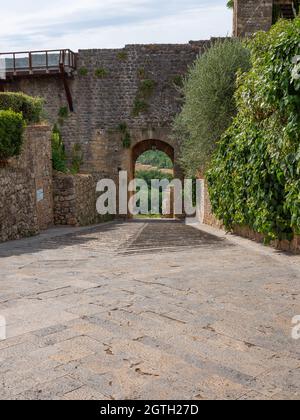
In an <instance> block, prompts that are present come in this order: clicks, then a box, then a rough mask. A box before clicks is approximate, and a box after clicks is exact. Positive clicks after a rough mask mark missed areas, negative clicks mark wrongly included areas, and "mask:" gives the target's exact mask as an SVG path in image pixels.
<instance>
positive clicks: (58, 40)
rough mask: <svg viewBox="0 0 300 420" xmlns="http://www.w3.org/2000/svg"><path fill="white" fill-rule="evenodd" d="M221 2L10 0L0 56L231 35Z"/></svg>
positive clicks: (5, 10)
mask: <svg viewBox="0 0 300 420" xmlns="http://www.w3.org/2000/svg"><path fill="white" fill-rule="evenodd" d="M226 2H227V1H226V0H48V1H46V0H9V1H3V2H1V25H0V51H2V52H3V51H12V50H15V51H16V50H18V51H22V50H36V49H52V48H54V49H56V48H71V49H73V50H75V51H76V50H78V49H81V48H119V47H123V46H124V45H125V44H135V43H185V42H188V41H189V40H199V39H208V38H210V37H211V36H225V35H231V31H232V12H230V11H229V10H227V8H226Z"/></svg>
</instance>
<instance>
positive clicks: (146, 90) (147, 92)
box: [139, 79, 156, 99]
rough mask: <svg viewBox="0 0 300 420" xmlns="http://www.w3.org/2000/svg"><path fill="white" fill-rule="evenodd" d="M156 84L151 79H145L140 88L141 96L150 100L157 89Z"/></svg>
mask: <svg viewBox="0 0 300 420" xmlns="http://www.w3.org/2000/svg"><path fill="white" fill-rule="evenodd" d="M155 86H156V82H155V81H154V80H151V79H145V80H143V81H142V82H141V84H140V87H139V96H140V97H141V98H143V99H148V98H150V97H151V96H152V94H153V91H154V89H155Z"/></svg>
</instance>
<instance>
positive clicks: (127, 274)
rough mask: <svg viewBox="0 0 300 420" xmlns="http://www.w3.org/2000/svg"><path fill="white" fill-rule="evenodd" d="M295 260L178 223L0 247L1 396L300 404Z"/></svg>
mask: <svg viewBox="0 0 300 420" xmlns="http://www.w3.org/2000/svg"><path fill="white" fill-rule="evenodd" d="M299 278H300V269H299V257H292V256H286V255H281V254H278V253H276V252H275V251H272V250H269V249H267V248H264V247H262V246H260V245H256V244H252V243H251V242H249V241H246V240H242V239H235V238H233V237H229V238H226V237H224V235H223V234H222V233H220V232H218V231H214V230H211V229H209V228H204V227H202V228H201V230H199V229H195V228H194V227H188V226H185V225H184V224H181V223H176V222H172V223H171V222H166V221H163V222H147V221H142V222H129V223H118V222H115V223H111V224H106V225H102V226H98V227H93V228H82V229H76V230H71V229H68V228H67V229H54V230H52V231H49V232H47V233H45V234H43V235H41V236H40V237H36V238H30V239H26V240H22V241H19V242H11V243H8V244H2V245H0V288H1V295H0V315H1V316H5V317H6V320H7V324H8V325H7V333H8V339H7V340H5V341H0V362H1V363H0V379H1V381H0V396H1V398H3V399H14V398H27V399H30V398H34V399H43V398H53V399H74V398H75V399H77V398H83V399H84V398H86V399H91V398H95V399H98V398H107V399H118V398H121V399H124V398H133V399H149V398H151V399H156V398H158V399H168V398H172V399H191V398H192V399H207V398H212V399H220V398H225V399H226V398H227V399H249V398H258V399H260V398H274V399H281V398H283V399H285V398H291V397H294V398H296V399H299V398H300V392H299V390H300V362H299V356H300V341H295V340H292V338H291V330H292V325H291V320H292V317H293V316H295V315H299V314H300V305H299V292H300V282H299Z"/></svg>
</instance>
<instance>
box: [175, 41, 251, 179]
mask: <svg viewBox="0 0 300 420" xmlns="http://www.w3.org/2000/svg"><path fill="white" fill-rule="evenodd" d="M249 68H250V56H249V51H248V49H247V48H245V46H244V45H243V43H242V42H241V41H239V40H233V39H227V40H223V41H218V42H216V43H215V44H214V45H213V46H212V47H211V48H210V49H209V50H207V52H206V53H204V54H203V55H202V56H200V57H199V58H198V59H197V60H196V62H195V64H194V65H193V66H192V67H191V69H190V71H189V74H188V77H187V78H186V80H184V87H183V90H182V91H183V94H184V105H183V109H182V112H181V113H180V114H179V116H178V117H177V118H176V120H175V123H174V134H175V136H176V137H177V138H178V139H179V140H180V142H181V144H182V156H181V162H182V166H183V168H184V169H185V171H186V173H187V175H188V176H191V177H193V176H195V175H196V173H197V172H198V171H199V170H203V168H205V166H206V165H207V164H208V163H209V161H210V158H211V155H212V153H213V151H214V150H215V147H216V142H217V141H218V140H220V137H221V135H222V134H223V133H224V131H225V130H226V129H227V128H228V127H229V125H230V124H231V122H232V118H233V116H234V115H235V114H236V111H237V110H236V104H235V100H234V92H235V88H236V75H237V72H238V70H239V69H241V70H242V71H246V70H249Z"/></svg>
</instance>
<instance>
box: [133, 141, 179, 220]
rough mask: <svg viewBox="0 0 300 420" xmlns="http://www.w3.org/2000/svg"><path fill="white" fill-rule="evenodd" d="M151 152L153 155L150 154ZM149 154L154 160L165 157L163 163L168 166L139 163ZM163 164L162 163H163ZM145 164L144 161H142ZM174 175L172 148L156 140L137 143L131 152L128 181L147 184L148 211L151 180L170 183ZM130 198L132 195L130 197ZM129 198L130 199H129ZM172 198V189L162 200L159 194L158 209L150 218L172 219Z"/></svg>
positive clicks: (173, 153) (173, 152)
mask: <svg viewBox="0 0 300 420" xmlns="http://www.w3.org/2000/svg"><path fill="white" fill-rule="evenodd" d="M151 152H153V153H151ZM149 153H151V157H152V158H153V157H154V156H155V157H156V158H158V157H160V158H161V157H162V156H163V155H164V156H165V162H167V163H170V164H168V165H165V164H163V165H159V164H158V163H151V159H150V162H149V163H150V164H147V159H146V164H143V162H141V161H140V159H141V157H143V156H144V157H146V156H147V155H148V158H149ZM165 162H164V163H165ZM144 163H145V159H144ZM175 175H176V170H175V151H174V148H173V146H171V145H170V144H168V143H167V142H165V141H162V140H156V139H148V140H143V141H141V142H139V143H137V144H136V145H135V146H134V147H133V148H132V151H131V170H130V176H129V178H130V179H129V181H131V180H132V179H134V178H139V179H143V180H144V181H145V182H146V183H147V184H148V187H149V189H148V194H147V196H148V197H147V198H148V201H149V209H150V208H151V179H159V180H162V179H167V180H168V181H172V180H173V179H174V177H175ZM131 196H132V195H131ZM129 198H130V197H129ZM173 201H174V197H173V190H172V188H170V189H168V191H167V192H166V193H165V194H164V200H163V197H162V193H161V192H160V206H159V209H157V212H155V213H156V214H152V217H156V218H159V217H168V218H174V203H173ZM166 209H169V211H168V212H167V214H164V215H163V212H165V210H166ZM145 216H150V215H147V214H141V215H139V216H138V217H145Z"/></svg>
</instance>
